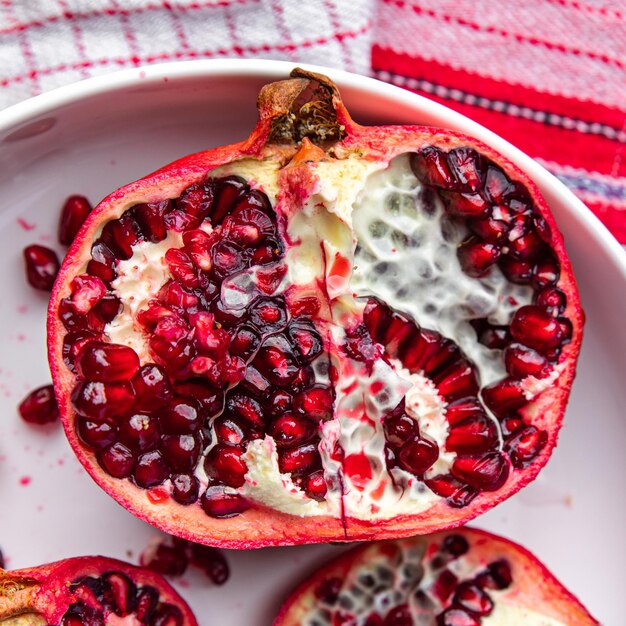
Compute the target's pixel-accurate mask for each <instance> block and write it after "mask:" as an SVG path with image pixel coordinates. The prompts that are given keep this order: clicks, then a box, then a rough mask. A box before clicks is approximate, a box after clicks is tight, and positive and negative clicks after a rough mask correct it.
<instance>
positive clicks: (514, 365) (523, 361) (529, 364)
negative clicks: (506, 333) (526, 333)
mask: <svg viewBox="0 0 626 626" xmlns="http://www.w3.org/2000/svg"><path fill="white" fill-rule="evenodd" d="M504 364H505V367H506V371H507V373H508V374H509V376H511V377H512V378H516V379H518V380H521V379H522V378H525V377H526V376H535V377H537V378H543V377H544V376H547V375H548V374H549V373H550V370H551V366H550V363H549V362H548V359H546V358H545V357H544V356H543V355H542V354H539V352H537V351H536V350H533V349H532V348H529V347H527V346H525V345H523V344H521V343H512V344H510V345H509V346H507V347H506V348H505V350H504Z"/></svg>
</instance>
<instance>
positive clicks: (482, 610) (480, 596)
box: [453, 582, 493, 616]
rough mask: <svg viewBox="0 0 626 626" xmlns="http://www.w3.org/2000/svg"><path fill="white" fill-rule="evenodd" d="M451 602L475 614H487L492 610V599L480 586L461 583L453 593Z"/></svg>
mask: <svg viewBox="0 0 626 626" xmlns="http://www.w3.org/2000/svg"><path fill="white" fill-rule="evenodd" d="M453 602H454V603H455V604H458V605H460V606H461V607H462V608H463V609H466V610H467V611H469V612H470V613H473V614H475V615H480V616H483V615H489V614H490V613H491V612H492V611H493V601H492V600H491V598H490V597H489V596H488V595H487V593H485V592H484V591H483V590H482V589H481V588H480V587H478V586H477V585H475V584H473V583H470V582H465V583H461V584H460V585H459V586H458V587H457V590H456V592H455V594H454V599H453Z"/></svg>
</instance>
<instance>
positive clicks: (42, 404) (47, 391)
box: [18, 385, 59, 425]
mask: <svg viewBox="0 0 626 626" xmlns="http://www.w3.org/2000/svg"><path fill="white" fill-rule="evenodd" d="M18 410H19V412H20V415H21V416H22V419H23V420H24V421H25V422H28V423H29V424H38V425H40V424H50V423H52V422H56V421H57V420H58V419H59V407H58V406H57V401H56V398H55V397H54V387H53V386H52V385H45V386H43V387H38V388H37V389H35V390H33V391H31V392H30V393H29V394H28V395H27V396H26V397H25V398H24V399H23V400H22V401H21V402H20V405H19V407H18Z"/></svg>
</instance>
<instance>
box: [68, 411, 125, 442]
mask: <svg viewBox="0 0 626 626" xmlns="http://www.w3.org/2000/svg"><path fill="white" fill-rule="evenodd" d="M76 427H77V431H78V436H79V437H80V439H81V441H82V442H83V443H86V444H87V445H88V446H89V447H90V448H94V449H95V450H102V449H103V448H106V447H107V446H110V445H111V444H112V443H114V442H115V441H116V440H117V429H116V426H115V423H114V421H113V420H105V421H102V422H94V421H92V420H89V419H86V418H84V417H81V416H79V417H78V418H77V420H76Z"/></svg>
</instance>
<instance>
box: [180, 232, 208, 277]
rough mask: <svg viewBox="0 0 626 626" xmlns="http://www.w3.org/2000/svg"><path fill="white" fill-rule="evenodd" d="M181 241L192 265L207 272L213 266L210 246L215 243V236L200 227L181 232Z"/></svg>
mask: <svg viewBox="0 0 626 626" xmlns="http://www.w3.org/2000/svg"><path fill="white" fill-rule="evenodd" d="M183 242H184V244H185V248H184V250H185V252H186V253H187V254H188V255H189V257H190V258H191V260H192V261H193V263H194V265H195V266H196V267H197V268H199V269H201V270H203V271H204V272H209V271H210V270H211V268H212V267H213V261H212V259H211V248H212V247H213V245H214V243H215V237H212V236H211V235H209V234H208V233H206V232H204V231H203V230H200V229H196V230H187V231H185V232H184V233H183Z"/></svg>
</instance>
